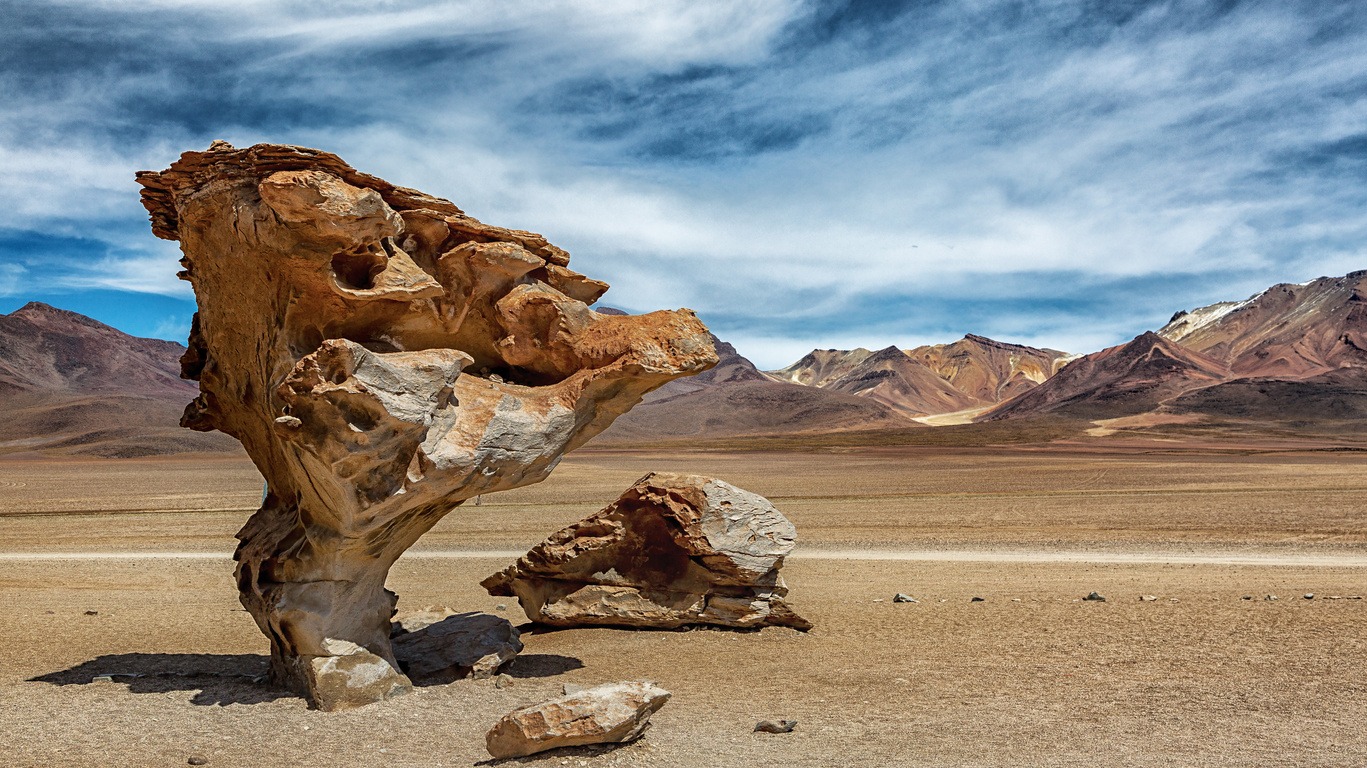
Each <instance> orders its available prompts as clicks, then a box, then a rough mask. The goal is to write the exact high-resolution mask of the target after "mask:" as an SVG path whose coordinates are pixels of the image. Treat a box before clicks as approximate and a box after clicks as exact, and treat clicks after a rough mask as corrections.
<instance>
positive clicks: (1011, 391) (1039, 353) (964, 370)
mask: <svg viewBox="0 0 1367 768" xmlns="http://www.w3.org/2000/svg"><path fill="white" fill-rule="evenodd" d="M906 354H907V357H909V358H911V359H912V360H915V361H916V362H918V363H920V364H922V365H924V366H926V367H927V368H929V369H930V370H932V371H934V372H935V373H937V374H939V376H940V377H941V378H943V379H945V380H946V381H948V382H949V383H950V384H952V385H953V386H954V388H955V389H957V390H959V391H960V392H962V393H963V394H965V395H967V396H969V397H971V398H973V399H974V400H975V401H977V402H978V403H979V404H985V403H1000V402H1002V401H1003V400H1007V399H1010V398H1011V397H1014V396H1015V395H1018V394H1020V393H1021V392H1025V391H1027V390H1030V389H1034V388H1035V387H1037V386H1039V385H1040V384H1042V383H1043V382H1044V380H1045V379H1048V378H1049V377H1050V376H1053V375H1054V374H1055V373H1057V372H1058V370H1059V369H1060V368H1062V367H1063V365H1064V364H1065V363H1066V362H1068V361H1069V360H1071V359H1073V358H1074V357H1075V356H1073V355H1069V354H1067V353H1066V352H1059V351H1058V350H1056V349H1036V348H1035V347H1027V346H1025V345H1023V344H1009V343H1006V342H1001V341H996V340H993V339H989V338H987V337H985V336H975V335H973V334H971V333H970V334H968V335H967V336H965V337H963V338H962V339H960V340H958V341H956V342H954V343H952V344H935V345H931V346H924V347H916V348H915V349H908V350H906Z"/></svg>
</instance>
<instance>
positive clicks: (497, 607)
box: [494, 603, 508, 611]
mask: <svg viewBox="0 0 1367 768" xmlns="http://www.w3.org/2000/svg"><path fill="white" fill-rule="evenodd" d="M494 610H495V611H506V610H508V604H507V603H499V604H498V605H495V606H494Z"/></svg>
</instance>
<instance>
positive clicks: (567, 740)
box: [485, 682, 669, 758]
mask: <svg viewBox="0 0 1367 768" xmlns="http://www.w3.org/2000/svg"><path fill="white" fill-rule="evenodd" d="M667 701H669V691H666V690H664V689H663V688H659V687H657V686H655V685H652V684H651V683H639V682H630V683H609V684H608V685H600V686H596V687H594V688H586V689H584V690H582V691H579V692H578V693H574V694H570V695H568V696H561V697H560V698H558V699H552V700H550V701H547V702H545V703H542V704H535V705H533V706H530V707H523V708H522V709H519V710H515V711H513V712H510V713H508V714H507V715H504V716H503V719H502V720H499V721H498V723H497V724H496V725H494V727H493V728H492V729H491V730H490V731H489V733H488V735H487V736H486V737H485V743H486V745H487V746H488V748H489V754H491V755H493V756H494V757H497V758H508V757H522V756H524V755H532V754H536V753H537V752H544V751H546V750H548V749H557V748H559V747H580V746H584V745H585V744H616V743H623V742H628V741H632V740H633V739H636V738H639V737H640V736H641V734H642V733H645V730H646V729H647V728H649V727H650V716H651V715H653V714H655V713H656V712H657V711H659V709H660V707H663V706H664V705H665V702H667Z"/></svg>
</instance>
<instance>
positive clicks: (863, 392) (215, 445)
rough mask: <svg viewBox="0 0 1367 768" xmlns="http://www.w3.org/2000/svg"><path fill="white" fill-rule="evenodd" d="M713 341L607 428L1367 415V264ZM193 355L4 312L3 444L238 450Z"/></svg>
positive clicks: (651, 431) (93, 449)
mask: <svg viewBox="0 0 1367 768" xmlns="http://www.w3.org/2000/svg"><path fill="white" fill-rule="evenodd" d="M599 311H600V312H605V313H608V314H612V313H617V312H620V310H614V309H610V308H600V309H599ZM714 342H715V344H716V347H717V352H718V355H719V357H720V362H719V363H718V365H717V366H716V367H714V368H712V369H711V370H708V371H706V372H704V373H702V374H699V375H697V376H694V377H691V378H688V379H680V380H677V381H673V382H670V383H669V384H667V385H665V386H664V387H661V388H660V389H658V390H656V391H654V392H652V393H650V394H649V395H647V396H646V398H645V399H644V400H643V401H642V403H641V404H640V405H638V406H637V407H636V408H635V409H633V410H632V411H630V412H628V413H627V414H626V415H624V416H622V417H621V418H619V419H618V420H617V422H616V423H615V424H614V425H613V426H612V428H611V429H609V430H608V431H607V432H605V433H604V434H603V435H601V436H600V437H599V438H598V439H597V441H598V442H600V443H609V444H610V443H640V442H648V441H656V440H690V439H694V440H695V439H706V438H715V437H738V436H752V435H789V436H800V435H814V434H829V433H838V432H867V431H893V430H901V431H905V430H909V429H910V430H919V429H926V428H928V426H932V425H933V426H939V425H947V424H969V423H971V422H991V423H995V424H1001V423H1009V422H1012V421H1019V420H1025V421H1031V422H1038V421H1039V420H1041V419H1055V420H1057V419H1064V420H1075V421H1076V420H1081V421H1097V420H1103V419H1116V418H1120V417H1131V416H1141V415H1157V416H1172V417H1178V418H1183V419H1187V420H1188V421H1190V420H1193V419H1194V420H1197V421H1200V420H1215V421H1218V420H1236V421H1238V420H1243V421H1248V422H1263V423H1267V422H1277V423H1281V424H1292V425H1294V424H1304V423H1315V422H1326V421H1334V422H1343V421H1357V420H1367V271H1361V272H1354V273H1351V274H1349V275H1346V276H1343V277H1323V278H1319V279H1317V280H1312V281H1310V282H1308V283H1303V284H1281V285H1275V286H1273V287H1271V288H1269V289H1267V290H1265V291H1263V292H1261V293H1259V294H1257V295H1255V296H1252V297H1250V298H1248V299H1245V300H1243V301H1229V302H1220V303H1217V304H1212V305H1210V306H1208V307H1201V308H1198V309H1193V310H1190V311H1184V312H1178V313H1177V314H1175V315H1174V316H1173V317H1172V320H1171V321H1170V322H1169V323H1168V324H1167V325H1165V326H1163V327H1162V328H1160V329H1158V330H1157V331H1148V332H1145V333H1142V334H1140V335H1139V336H1137V337H1135V338H1134V339H1133V340H1131V341H1129V342H1126V343H1124V344H1120V345H1117V346H1114V347H1110V348H1108V349H1103V350H1101V351H1099V352H1093V353H1091V354H1088V355H1069V354H1066V353H1064V352H1060V351H1058V350H1052V349H1037V348H1034V347H1028V346H1023V345H1019V344H1010V343H1006V342H1001V341H995V340H993V339H989V338H986V337H983V336H977V335H972V334H970V335H967V336H965V337H964V338H962V339H960V340H958V341H955V342H952V343H949V344H936V345H929V346H921V347H915V348H911V349H900V348H898V347H895V346H893V347H887V348H884V349H880V350H868V349H853V350H835V349H817V350H812V352H810V353H809V354H807V355H805V356H804V357H803V358H802V359H801V360H798V361H797V362H795V363H793V364H792V365H790V366H787V367H786V368H782V369H780V370H775V371H762V370H760V369H759V368H757V367H756V366H755V365H754V364H753V363H751V362H750V361H749V360H747V359H746V358H745V357H743V356H741V355H740V354H739V353H738V352H737V351H736V350H735V348H734V347H732V346H731V345H730V344H728V343H727V342H725V341H723V340H721V339H716V338H715V337H714ZM184 351H185V348H184V347H182V346H181V345H179V344H175V343H173V342H168V341H161V340H157V339H141V338H136V337H133V336H129V335H127V334H125V333H123V332H121V331H118V330H116V329H114V328H111V327H109V326H107V325H104V324H103V323H100V322H97V321H95V320H92V319H91V318H88V317H85V316H83V315H79V314H77V313H75V312H70V311H67V310H62V309H57V308H54V307H50V306H48V305H46V304H41V303H37V302H33V303H30V304H27V305H25V306H24V307H22V308H20V309H18V310H16V311H14V312H12V313H11V314H9V315H0V397H3V401H4V404H5V409H4V416H5V418H4V419H3V420H0V453H15V452H27V451H41V452H45V453H54V452H55V453H70V454H87V455H97V456H141V455H152V454H163V453H179V452H199V451H207V452H225V451H227V452H236V451H237V450H239V449H238V447H237V444H236V442H235V441H233V440H232V439H231V438H228V437H226V436H224V435H220V434H217V433H209V434H204V433H197V432H191V431H189V430H185V429H181V428H180V427H179V426H178V422H179V417H180V414H181V411H182V409H183V407H184V405H185V403H187V402H189V401H190V400H191V399H193V398H194V396H195V394H196V392H197V388H196V386H195V385H194V384H193V383H191V382H187V381H183V380H181V379H180V378H179V371H180V365H179V358H180V356H181V355H182V354H183V353H184ZM966 428H967V429H973V428H974V427H966Z"/></svg>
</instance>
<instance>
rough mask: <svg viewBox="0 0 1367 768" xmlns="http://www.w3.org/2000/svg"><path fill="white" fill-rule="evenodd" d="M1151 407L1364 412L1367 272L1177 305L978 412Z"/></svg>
mask: <svg viewBox="0 0 1367 768" xmlns="http://www.w3.org/2000/svg"><path fill="white" fill-rule="evenodd" d="M1150 411H1157V412H1159V413H1180V414H1204V415H1206V416H1210V417H1217V418H1233V419H1252V420H1259V421H1282V422H1287V421H1300V422H1309V421H1318V422H1329V421H1341V420H1350V419H1361V418H1365V417H1367V271H1361V272H1353V273H1350V274H1348V275H1345V276H1343V277H1321V278H1319V279H1317V280H1311V281H1310V282H1307V283H1303V284H1287V283H1283V284H1279V285H1274V286H1272V287H1271V288H1268V289H1267V290H1265V291H1263V292H1261V293H1258V294H1256V295H1254V296H1251V297H1249V298H1247V299H1245V300H1243V301H1226V302H1219V303H1217V304H1212V305H1210V306H1207V307H1200V308H1198V309H1194V310H1191V311H1189V312H1178V313H1177V314H1176V315H1174V316H1173V318H1172V320H1171V321H1169V322H1168V324H1167V325H1165V326H1164V327H1163V328H1161V329H1160V330H1159V331H1158V332H1157V333H1153V332H1149V333H1145V334H1143V335H1142V336H1140V337H1138V338H1136V339H1135V340H1134V341H1131V342H1129V343H1127V344H1123V345H1120V346H1117V347H1112V348H1111V349H1106V350H1102V351H1101V352H1096V353H1093V354H1091V355H1087V356H1085V357H1082V358H1079V359H1078V360H1075V361H1073V362H1071V363H1069V364H1068V365H1067V366H1066V367H1065V368H1063V369H1062V371H1061V372H1060V373H1059V374H1058V375H1057V376H1055V377H1053V378H1052V379H1050V380H1048V381H1047V382H1045V383H1044V384H1043V385H1041V386H1040V387H1038V388H1036V389H1034V390H1032V391H1030V392H1027V393H1025V394H1022V395H1019V396H1017V397H1015V398H1014V399H1011V400H1009V401H1007V402H1004V403H1002V404H1001V405H1000V406H998V407H996V408H994V409H993V410H991V411H989V412H988V413H986V414H984V415H983V416H981V417H979V420H1000V419H1008V418H1021V417H1029V416H1040V415H1044V414H1055V415H1068V416H1075V417H1082V418H1110V417H1116V416H1126V415H1132V414H1141V413H1147V412H1150Z"/></svg>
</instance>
